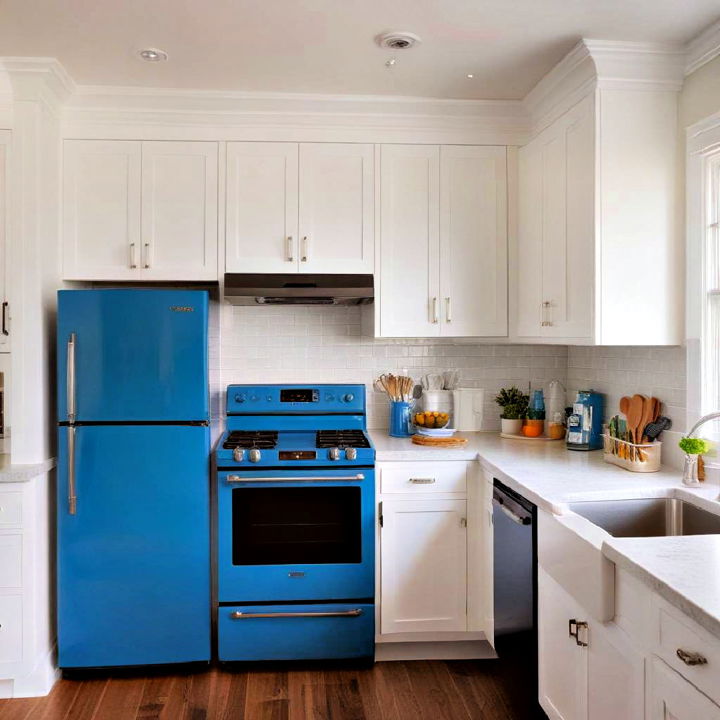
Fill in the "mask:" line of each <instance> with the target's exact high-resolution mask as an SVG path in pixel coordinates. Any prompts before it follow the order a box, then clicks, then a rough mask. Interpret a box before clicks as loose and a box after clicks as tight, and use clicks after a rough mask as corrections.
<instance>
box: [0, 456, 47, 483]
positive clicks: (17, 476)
mask: <svg viewBox="0 0 720 720" xmlns="http://www.w3.org/2000/svg"><path fill="white" fill-rule="evenodd" d="M54 467H55V458H50V459H48V460H45V462H41V463H32V464H28V465H18V464H15V465H13V464H12V463H11V462H10V456H9V455H0V483H18V482H28V480H32V479H33V478H34V477H37V476H38V475H41V474H42V473H44V472H47V471H48V470H51V469H52V468H54Z"/></svg>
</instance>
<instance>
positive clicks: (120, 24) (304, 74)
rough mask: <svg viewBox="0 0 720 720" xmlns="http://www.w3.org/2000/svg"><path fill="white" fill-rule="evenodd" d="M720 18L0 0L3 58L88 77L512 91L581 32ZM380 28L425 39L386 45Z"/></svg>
mask: <svg viewBox="0 0 720 720" xmlns="http://www.w3.org/2000/svg"><path fill="white" fill-rule="evenodd" d="M718 15H720V6H719V5H718V0H682V1H681V0H484V2H478V0H0V53H1V54H2V55H4V56H45V57H56V58H57V59H58V60H60V62H61V63H62V64H63V65H64V66H65V68H66V69H67V71H68V72H69V73H70V75H71V76H72V78H73V79H74V80H75V81H76V82H77V83H78V84H83V85H86V84H91V85H127V86H146V87H165V88H188V89H203V90H249V91H273V92H300V93H343V94H390V95H415V96H427V97H441V98H488V99H492V98H494V99H510V98H521V97H523V96H524V95H525V94H526V93H527V91H528V90H530V89H531V88H532V87H533V86H534V85H535V83H536V82H537V81H538V80H539V79H540V78H541V77H542V76H543V75H544V74H545V73H546V72H547V71H548V70H550V69H551V68H552V67H553V65H554V64H555V63H556V62H557V61H558V60H560V59H561V58H562V57H563V55H564V54H565V53H567V52H568V51H569V50H570V49H571V48H572V46H573V45H574V44H575V43H576V42H577V41H578V40H579V39H580V38H581V37H592V38H602V39H606V40H632V41H648V42H670V43H685V42H687V41H688V40H690V39H691V38H693V37H694V36H695V35H697V34H698V33H699V32H700V31H701V30H703V29H704V28H705V27H706V26H707V25H709V24H710V23H712V22H713V21H715V20H716V19H717V17H718ZM385 30H409V31H412V32H414V33H417V34H418V35H420V36H421V37H422V39H423V42H422V44H421V45H420V46H418V47H416V48H414V49H412V50H408V51H404V52H402V51H401V52H396V53H393V52H392V51H389V50H383V49H381V48H379V47H378V46H377V45H376V44H375V43H374V37H375V36H376V35H377V34H378V33H380V32H383V31H385ZM143 47H159V48H162V49H163V50H165V51H167V52H168V54H169V60H168V61H167V62H164V63H157V64H152V63H147V62H143V61H141V60H139V59H137V57H136V55H135V53H136V51H137V50H138V49H140V48H143ZM393 56H395V57H396V58H397V63H396V65H395V66H394V67H393V68H392V69H390V70H388V69H387V68H386V67H385V61H386V60H387V59H388V58H390V57H393ZM468 73H472V74H473V75H474V78H473V79H468V78H467V74H468Z"/></svg>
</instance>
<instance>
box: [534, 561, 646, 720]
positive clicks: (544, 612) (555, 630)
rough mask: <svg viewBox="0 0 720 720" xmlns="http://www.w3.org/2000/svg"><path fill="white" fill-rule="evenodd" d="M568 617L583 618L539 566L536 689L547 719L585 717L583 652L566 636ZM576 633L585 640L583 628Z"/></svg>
mask: <svg viewBox="0 0 720 720" xmlns="http://www.w3.org/2000/svg"><path fill="white" fill-rule="evenodd" d="M570 620H575V621H581V622H582V621H584V620H586V618H585V617H583V611H582V610H581V609H580V607H579V606H578V605H577V603H576V602H575V600H573V598H572V597H571V596H570V595H568V594H567V593H566V592H565V591H564V590H563V589H562V588H561V587H560V586H559V585H558V584H557V583H556V582H555V581H554V580H553V579H552V578H551V577H550V576H549V575H547V573H545V572H544V571H543V570H542V568H539V569H538V690H539V701H540V705H541V706H542V708H543V710H545V712H546V713H547V715H548V717H549V718H551V720H580V719H581V718H582V719H584V718H586V717H587V668H588V665H587V652H586V648H585V647H583V646H581V645H578V641H577V640H576V638H575V637H573V636H571V635H570V629H571V628H570ZM575 629H576V630H577V626H576V627H575ZM580 632H581V633H582V634H581V639H580V641H581V642H587V632H586V630H584V629H583V630H580ZM610 717H612V716H606V718H605V720H610ZM613 720H614V719H613ZM638 720H640V719H639V718H638Z"/></svg>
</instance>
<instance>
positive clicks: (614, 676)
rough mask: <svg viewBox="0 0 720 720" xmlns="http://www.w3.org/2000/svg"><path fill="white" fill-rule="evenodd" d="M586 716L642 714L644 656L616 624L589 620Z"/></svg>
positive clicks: (633, 719) (602, 719) (618, 718)
mask: <svg viewBox="0 0 720 720" xmlns="http://www.w3.org/2000/svg"><path fill="white" fill-rule="evenodd" d="M587 656H588V658H587V662H588V718H589V719H590V720H607V719H608V718H612V720H638V718H640V719H642V718H644V717H645V657H644V655H643V654H642V653H641V652H640V651H639V650H638V649H637V648H636V647H634V646H633V644H632V642H631V640H630V638H629V637H627V636H626V635H625V633H624V632H623V631H622V630H621V629H620V628H619V627H617V626H616V625H603V624H601V623H591V624H590V632H589V638H588V647H587Z"/></svg>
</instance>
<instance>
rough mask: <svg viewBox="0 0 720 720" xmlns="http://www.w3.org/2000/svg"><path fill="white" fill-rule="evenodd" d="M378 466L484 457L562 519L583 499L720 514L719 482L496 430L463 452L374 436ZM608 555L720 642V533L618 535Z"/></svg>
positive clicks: (496, 472) (608, 543)
mask: <svg viewBox="0 0 720 720" xmlns="http://www.w3.org/2000/svg"><path fill="white" fill-rule="evenodd" d="M370 434H371V437H372V440H373V444H374V445H375V449H376V454H377V461H378V462H392V461H423V460H428V461H442V460H478V461H479V462H480V463H481V464H482V465H483V466H484V467H485V468H486V469H487V470H488V471H489V472H490V473H492V475H493V476H494V477H496V478H497V479H498V480H500V481H501V482H503V483H505V484H506V485H508V486H509V487H511V488H513V489H514V490H517V492H519V493H520V494H521V495H523V496H524V497H526V498H527V499H528V500H530V501H531V502H533V503H535V504H536V505H537V506H538V507H539V508H541V509H543V510H546V511H547V512H551V513H553V514H555V515H563V514H566V513H568V512H570V511H569V510H568V508H567V503H570V502H575V501H579V500H620V499H630V498H642V497H679V498H682V499H684V500H688V501H690V502H692V503H695V504H696V505H699V506H701V507H704V508H706V509H708V510H710V511H711V512H716V513H719V514H720V503H719V502H718V501H717V496H718V491H719V490H720V488H718V486H717V485H715V484H711V485H708V486H707V487H701V488H699V489H697V490H696V489H692V488H687V487H684V486H683V485H682V483H681V472H680V471H679V470H675V469H672V468H666V467H663V468H662V469H661V470H660V471H659V472H656V473H631V472H628V471H627V470H623V469H622V468H619V467H616V466H615V465H610V464H608V463H606V462H604V461H603V458H602V452H601V451H599V450H596V451H592V452H578V451H571V450H567V449H566V448H565V443H563V442H529V441H525V440H509V439H505V438H501V437H500V436H499V435H498V434H496V433H461V435H463V436H465V437H467V438H468V443H467V445H466V446H465V447H463V448H459V449H449V450H444V449H438V448H426V447H421V446H419V445H413V444H412V443H411V442H410V440H409V439H398V438H391V437H388V436H387V434H386V433H385V431H371V433H370ZM600 532H601V533H602V534H603V535H605V536H606V538H605V542H603V543H602V546H601V547H602V552H603V554H605V555H606V557H608V558H609V559H610V560H612V561H613V562H614V563H616V564H617V565H618V566H620V567H622V568H624V569H626V570H628V571H629V572H631V573H632V574H634V575H635V576H636V577H638V578H639V579H641V580H642V581H643V582H644V583H645V584H647V585H648V586H649V587H650V588H651V589H652V590H654V591H655V592H657V593H658V594H659V595H660V596H661V597H664V598H665V599H666V600H668V601H669V602H670V603H672V604H673V605H675V606H676V607H678V608H679V609H680V610H682V611H683V612H685V613H687V614H688V615H689V616H690V617H692V618H693V619H694V620H695V621H696V622H698V623H699V624H700V625H702V626H703V627H705V628H706V629H708V630H709V631H710V632H712V633H713V634H715V635H717V636H718V637H720V536H708V535H704V536H702V535H701V536H684V537H657V538H613V537H611V536H610V535H608V534H607V533H605V531H604V530H600Z"/></svg>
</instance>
